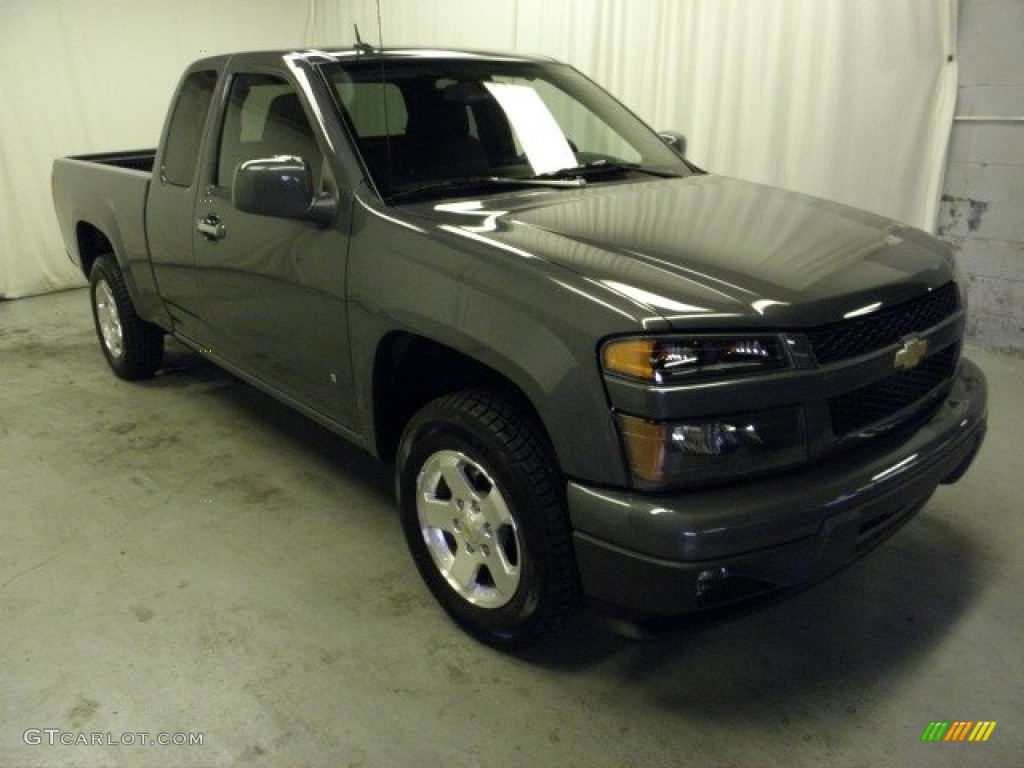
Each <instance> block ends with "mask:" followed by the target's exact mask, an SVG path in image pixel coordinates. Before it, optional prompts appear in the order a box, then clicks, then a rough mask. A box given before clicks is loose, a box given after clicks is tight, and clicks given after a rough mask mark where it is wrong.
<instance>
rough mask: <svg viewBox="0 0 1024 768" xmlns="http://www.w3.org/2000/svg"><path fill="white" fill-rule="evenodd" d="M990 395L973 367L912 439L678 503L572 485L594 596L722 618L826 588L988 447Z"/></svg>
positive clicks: (870, 443) (656, 610)
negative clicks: (830, 577) (769, 599)
mask: <svg viewBox="0 0 1024 768" xmlns="http://www.w3.org/2000/svg"><path fill="white" fill-rule="evenodd" d="M986 409H987V387H986V383H985V377H984V374H982V372H981V370H980V369H978V367H977V366H975V365H974V364H973V363H971V362H970V361H969V360H963V361H962V362H961V364H960V368H959V371H958V373H957V377H956V379H955V381H954V383H953V387H952V389H951V391H950V394H949V396H948V397H947V398H946V400H945V402H943V403H942V405H941V406H940V407H939V408H938V409H937V410H936V411H935V412H934V414H933V415H932V416H931V417H930V419H929V420H927V421H926V422H924V423H923V424H919V425H917V427H916V429H914V430H912V431H907V430H901V431H899V432H898V433H894V434H891V435H885V436H879V437H875V438H872V439H870V440H867V441H865V443H864V444H863V445H861V446H857V447H854V448H853V449H851V450H849V451H847V452H845V453H843V454H842V455H839V456H836V457H833V458H831V459H828V460H825V461H822V462H819V463H817V464H814V465H812V466H809V467H806V468H804V469H801V470H798V471H795V472H790V473H786V474H780V475H778V476H775V477H770V478H766V479H761V480H752V481H744V482H742V483H739V484H737V485H735V486H723V487H718V488H714V489H710V490H704V491H687V492H679V493H675V494H671V495H654V494H642V493H632V492H628V491H613V490H604V489H599V488H593V487H590V486H585V485H582V484H579V483H575V482H570V483H569V486H568V501H569V515H570V519H571V521H572V526H573V530H574V540H575V548H576V559H577V565H578V567H579V571H580V578H581V581H582V585H583V589H584V592H585V593H586V594H587V595H588V597H590V598H591V599H593V600H595V601H597V602H599V603H601V604H607V605H611V606H615V607H616V608H617V609H619V610H624V611H625V612H627V613H629V614H632V615H635V616H671V615H677V614H684V613H691V612H694V611H701V610H707V609H711V608H717V607H719V606H722V605H726V604H730V603H735V602H738V601H740V600H743V599H746V598H751V597H754V596H757V595H761V594H764V593H768V592H772V591H775V590H778V589H782V588H786V587H794V586H798V585H801V584H806V583H810V582H813V581H816V580H818V579H820V578H822V577H824V576H826V575H827V574H829V573H831V572H833V571H836V570H838V569H839V568H841V567H843V566H844V565H846V564H847V563H849V562H851V561H852V560H854V559H856V558H857V557H859V556H860V555H862V554H863V553H865V552H866V551H868V550H869V549H871V548H872V547H873V546H875V545H876V544H878V543H879V542H881V541H883V540H884V539H885V538H887V537H888V536H889V535H890V534H892V533H894V532H895V531H896V529H897V528H899V526H900V525H901V524H903V523H904V522H906V521H907V520H909V519H910V517H911V516H913V514H914V513H915V512H917V511H918V510H919V509H921V507H922V506H924V504H925V502H927V501H928V499H929V498H930V497H931V495H932V493H933V492H934V491H935V488H936V487H937V486H938V485H940V484H942V483H952V482H955V481H956V480H958V479H959V478H960V476H961V475H962V474H963V473H964V472H965V471H966V470H967V468H968V467H969V466H970V464H971V462H972V461H973V459H974V456H975V455H976V454H977V452H978V449H979V448H980V446H981V443H982V440H983V439H984V436H985V429H986V415H987V412H986Z"/></svg>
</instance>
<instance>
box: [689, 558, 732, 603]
mask: <svg viewBox="0 0 1024 768" xmlns="http://www.w3.org/2000/svg"><path fill="white" fill-rule="evenodd" d="M730 575H731V574H730V573H729V569H728V567H726V566H724V565H720V566H718V567H717V568H708V569H707V570H705V571H701V572H700V574H698V576H697V599H700V598H702V597H704V596H705V595H706V594H707V593H708V592H710V591H711V590H712V589H714V588H715V587H717V586H718V585H719V584H721V583H722V582H723V581H725V580H726V579H728V578H729V576H730Z"/></svg>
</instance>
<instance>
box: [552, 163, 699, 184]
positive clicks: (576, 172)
mask: <svg viewBox="0 0 1024 768" xmlns="http://www.w3.org/2000/svg"><path fill="white" fill-rule="evenodd" d="M630 171H632V172H634V173H645V174H647V175H648V176H657V177H658V178H661V179H678V178H682V177H681V176H680V175H679V174H678V173H676V172H674V171H663V170H661V169H659V168H651V167H649V166H644V165H640V164H639V163H627V162H623V161H620V160H595V161H594V162H592V163H583V164H582V165H575V166H572V167H571V168H559V169H558V170H557V171H549V172H548V173H538V174H537V175H536V176H534V177H533V178H535V179H537V180H538V181H546V180H557V179H580V180H581V181H582V180H585V179H586V178H587V176H593V175H598V174H601V175H603V174H608V173H625V172H630Z"/></svg>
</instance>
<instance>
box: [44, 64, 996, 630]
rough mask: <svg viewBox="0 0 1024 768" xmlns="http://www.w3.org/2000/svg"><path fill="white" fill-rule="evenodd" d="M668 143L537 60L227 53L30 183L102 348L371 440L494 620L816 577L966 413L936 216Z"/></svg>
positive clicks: (649, 611) (861, 540) (957, 429)
mask: <svg viewBox="0 0 1024 768" xmlns="http://www.w3.org/2000/svg"><path fill="white" fill-rule="evenodd" d="M681 138H682V137H681V136H680V135H679V134H663V135H659V134H658V133H656V132H655V131H654V130H652V129H651V128H649V127H648V126H646V125H645V124H644V123H643V122H641V120H640V119H639V118H637V117H636V116H635V115H634V114H633V113H631V112H630V111H629V110H628V109H627V108H625V107H624V106H622V105H621V104H620V103H619V102H617V101H616V100H615V99H614V98H613V97H611V96H610V95H609V94H608V93H606V92H605V91H603V90H602V89H601V88H599V87H598V86H597V85H595V84H594V83H593V82H592V81H590V80H588V79H587V78H586V77H585V76H583V75H582V74H580V73H579V72H578V71H576V70H575V69H573V68H571V67H569V66H567V65H565V64H561V63H558V62H556V61H551V60H548V59H542V58H533V57H523V56H516V55H495V54H484V53H471V52H465V51H426V50H404V49H403V50H397V49H395V50H373V49H372V48H369V47H368V46H365V45H359V46H356V47H355V48H354V49H350V50H341V49H339V50H332V51H299V50H295V51H280V52H254V53H239V54H234V55H224V56H216V57H211V58H205V59H203V60H201V61H198V62H196V63H194V64H193V65H191V66H190V67H189V68H188V69H187V70H186V71H185V73H184V75H183V77H182V79H181V81H180V84H179V85H178V88H177V92H176V95H175V97H174V100H173V102H172V104H171V107H170V110H169V113H168V117H167V120H166V125H165V127H164V129H163V135H162V136H161V139H160V144H159V147H158V148H157V149H156V150H149V151H137V152H119V153H114V154H105V155H94V156H84V157H70V158H63V159H58V160H56V161H55V163H54V168H53V179H52V182H53V195H54V205H55V208H56V211H57V217H58V220H59V224H60V229H61V232H62V235H63V239H64V242H65V244H66V247H67V250H68V253H69V255H70V258H71V259H72V260H73V261H74V263H75V264H77V265H78V266H79V267H80V268H81V270H82V272H83V273H84V274H85V275H86V276H87V277H88V280H89V283H90V291H89V295H90V298H91V303H92V309H93V314H94V318H95V324H96V331H97V335H98V339H99V346H100V349H101V350H102V353H103V355H104V356H105V358H106V361H107V363H109V365H110V367H111V368H112V369H113V372H114V373H115V374H116V375H117V376H119V377H121V378H124V379H139V378H143V377H148V376H153V375H154V374H156V372H157V371H158V370H159V368H160V365H161V361H162V356H163V351H164V341H165V337H166V335H167V334H170V335H172V336H173V337H175V338H176V339H178V340H179V341H180V342H182V343H184V344H185V345H187V346H188V347H190V348H192V349H193V350H197V351H198V352H200V353H201V354H203V355H205V356H206V357H208V358H209V359H210V360H212V361H213V362H215V363H216V364H218V365H220V366H222V367H223V368H225V369H227V370H228V371H230V372H231V373H233V374H235V375H237V376H239V377H241V378H242V379H244V380H246V381H248V382H250V383H251V384H253V385H255V386H257V387H259V388H261V389H263V390H265V391H266V392H268V393H270V394H271V395H273V396H275V397H276V398H279V399H280V400H281V401H283V402H285V403H287V404H288V405H290V406H293V407H294V408H296V409H298V410H299V411H301V412H302V413H303V414H305V415H306V416H308V417H310V418H311V419H313V420H315V421H317V422H319V423H320V424H322V425H325V426H326V427H328V428H329V429H331V430H333V431H334V432H336V433H338V434H340V435H343V436H344V437H346V438H348V439H350V440H352V441H354V442H355V443H357V444H358V445H359V446H362V447H363V448H365V449H366V450H367V451H369V452H371V453H372V454H373V455H374V456H376V457H379V458H380V459H381V460H383V461H385V462H389V463H393V464H394V467H395V486H396V494H397V504H398V508H399V514H400V518H401V525H402V530H403V532H404V536H405V539H406V543H407V545H408V547H409V549H410V551H411V554H412V559H413V561H414V562H415V564H416V566H417V568H418V570H419V572H420V574H421V575H422V577H423V579H424V580H425V582H426V584H427V586H428V587H429V589H430V591H431V592H432V593H433V595H434V597H435V598H436V599H437V601H438V602H439V603H440V605H441V606H442V607H443V608H444V609H445V610H446V611H447V612H448V613H449V614H450V616H451V617H452V618H453V619H454V620H455V621H456V622H457V623H458V624H459V625H461V626H462V627H463V628H464V629H465V630H467V631H468V632H470V633H471V634H473V635H474V636H476V637H477V638H479V639H481V640H483V641H484V642H487V643H489V644H492V645H494V646H496V647H500V648H511V647H514V646H522V645H524V644H527V643H530V642H533V641H536V640H538V639H540V638H541V637H544V636H545V635H548V634H550V633H551V632H552V631H554V630H556V629H558V628H559V627H561V626H563V625H564V623H565V622H566V620H567V618H568V617H570V616H571V615H572V614H573V612H574V610H575V609H576V608H577V607H578V606H581V605H583V604H585V603H586V604H589V605H591V606H596V607H598V608H603V609H612V610H615V611H618V612H619V613H620V615H621V614H624V615H625V616H626V617H627V618H629V619H632V620H637V621H640V620H645V619H657V618H658V617H662V618H664V617H675V616H680V615H686V614H700V613H701V612H707V611H712V612H718V609H721V608H730V609H731V608H732V607H734V606H737V605H745V604H748V603H747V601H754V602H755V603H760V602H761V600H760V599H756V598H761V597H762V596H767V595H781V594H784V593H785V592H787V591H789V590H791V589H794V588H799V587H801V586H804V585H807V584H810V583H812V582H814V581H816V580H818V579H820V578H822V577H824V576H826V575H827V574H829V573H832V572H834V571H836V570H837V569H839V568H841V567H842V566H844V565H845V564H847V563H850V562H851V561H853V560H854V559H855V558H857V557H858V556H859V555H861V554H863V553H864V552H866V551H867V550H869V549H871V548H872V547H873V546H875V545H876V544H878V543H879V542H881V541H883V540H884V539H885V538H886V537H888V536H889V535H890V534H892V533H893V532H894V531H896V530H897V529H898V528H899V527H900V526H901V525H902V524H904V523H905V522H907V521H908V519H910V518H911V517H912V516H913V515H914V514H915V513H916V512H918V511H919V510H920V509H921V508H922V506H924V504H925V503H926V502H927V501H928V499H929V498H930V497H931V495H932V494H933V492H934V491H935V490H936V488H937V487H938V486H939V485H940V484H943V483H952V482H955V481H956V480H958V479H959V478H960V477H961V475H962V474H963V473H964V472H965V471H966V470H967V468H968V466H969V465H970V464H971V462H972V460H973V459H974V457H975V455H976V453H977V451H978V449H979V447H980V445H981V443H982V440H983V437H984V433H985V428H986V418H987V405H986V400H987V395H986V384H985V379H984V376H983V375H982V373H981V372H980V370H979V369H978V368H977V367H976V366H975V365H974V364H972V363H971V362H970V361H969V360H967V359H965V358H964V357H962V356H961V353H962V349H963V333H964V326H965V313H966V297H965V289H964V283H963V281H962V280H961V278H960V277H959V276H958V273H957V271H956V267H955V264H954V260H953V257H952V255H951V252H950V249H949V248H948V247H947V245H945V244H944V243H942V242H940V241H938V240H936V239H934V238H933V237H931V236H929V235H928V234H925V233H924V232H922V231H919V230H915V229H912V228H910V227H907V226H904V225H901V224H899V223H896V222H894V221H891V220H888V219H885V218H883V217H880V216H877V215H873V214H869V213H865V212H861V211H857V210H853V209H851V208H848V207H844V206H842V205H839V204H836V203H832V202H826V201H823V200H819V199H815V198H811V197H807V196H804V195H800V194H795V193H793V192H789V191H783V190H780V189H775V188H770V187H767V186H762V185H758V184H753V183H748V182H744V181H740V180H735V179H729V178H723V177H719V176H715V175H711V174H708V173H705V172H703V171H702V170H700V169H698V168H697V167H695V166H694V165H693V164H691V163H690V162H688V161H687V160H686V159H685V157H684V153H683V151H682V142H681V141H680V140H681Z"/></svg>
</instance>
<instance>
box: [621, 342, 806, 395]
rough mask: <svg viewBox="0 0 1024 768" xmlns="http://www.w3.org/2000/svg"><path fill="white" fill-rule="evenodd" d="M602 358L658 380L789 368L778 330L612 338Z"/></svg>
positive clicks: (625, 371)
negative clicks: (771, 332) (767, 333)
mask: <svg viewBox="0 0 1024 768" xmlns="http://www.w3.org/2000/svg"><path fill="white" fill-rule="evenodd" d="M601 362H602V364H603V366H604V370H605V371H606V372H608V373H613V374H617V375H619V376H626V377H628V378H631V379H639V380H640V381H646V382H651V383H654V384H688V383H690V382H696V381H707V380H708V379H723V378H731V377H734V376H746V375H750V374H756V373H765V372H770V371H775V370H779V369H782V368H788V367H789V366H790V363H789V357H788V355H787V353H786V348H785V344H783V342H782V340H781V339H780V338H779V337H778V336H757V335H751V336H717V335H702V336H689V337H665V338H625V339H613V340H612V341H609V342H608V343H607V344H605V345H604V349H603V350H602V352H601Z"/></svg>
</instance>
